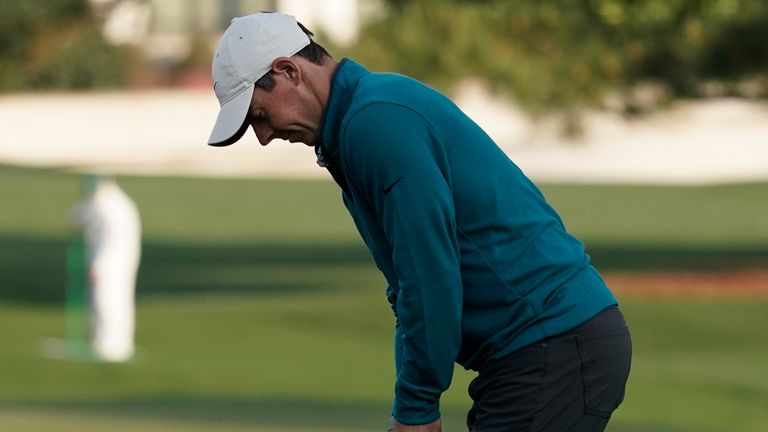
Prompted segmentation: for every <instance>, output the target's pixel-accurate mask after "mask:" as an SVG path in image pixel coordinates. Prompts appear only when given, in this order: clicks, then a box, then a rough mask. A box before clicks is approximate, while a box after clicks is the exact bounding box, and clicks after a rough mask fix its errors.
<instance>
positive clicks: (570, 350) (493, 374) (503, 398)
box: [467, 307, 632, 432]
mask: <svg viewBox="0 0 768 432" xmlns="http://www.w3.org/2000/svg"><path fill="white" fill-rule="evenodd" d="M631 357H632V343H631V340H630V336H629V330H628V328H627V324H626V322H625V321H624V316H623V315H622V314H621V312H620V311H619V309H618V308H617V307H610V308H608V309H606V310H604V311H602V312H600V313H599V314H598V315H596V316H595V317H593V318H591V319H590V320H589V321H587V322H585V323H584V324H582V325H580V326H578V327H576V328H575V329H573V330H571V331H569V332H567V333H563V334H560V335H557V336H553V337H550V338H547V339H545V340H543V341H540V342H537V343H535V344H532V345H529V346H527V347H524V348H521V349H519V350H517V351H515V352H514V353H512V354H511V355H509V356H507V357H505V358H502V359H500V360H497V361H494V362H492V364H488V365H485V366H484V367H483V369H482V370H480V374H479V375H478V376H477V378H475V379H474V380H473V381H472V383H470V385H469V395H470V397H471V398H472V400H473V401H474V403H473V404H472V409H471V410H470V411H469V414H468V415H467V427H468V428H469V431H470V432H501V431H504V432H523V431H525V432H593V431H594V432H600V431H603V430H604V429H605V426H606V425H607V424H608V420H609V419H610V417H611V413H612V412H613V410H615V409H616V407H618V406H619V404H620V403H621V402H622V401H623V400H624V386H625V384H626V382H627V377H628V376H629V368H630V362H631Z"/></svg>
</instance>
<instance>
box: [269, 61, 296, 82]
mask: <svg viewBox="0 0 768 432" xmlns="http://www.w3.org/2000/svg"><path fill="white" fill-rule="evenodd" d="M272 71H273V72H274V73H275V74H277V75H283V76H284V77H285V78H287V79H288V80H289V81H291V82H294V83H298V82H299V81H301V68H299V65H298V63H297V62H296V61H295V60H294V59H292V58H290V57H278V58H276V59H275V61H273V62H272Z"/></svg>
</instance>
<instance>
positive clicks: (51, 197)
mask: <svg viewBox="0 0 768 432" xmlns="http://www.w3.org/2000/svg"><path fill="white" fill-rule="evenodd" d="M121 184H122V185H123V187H124V188H125V189H126V191H127V192H128V193H129V194H130V195H131V196H132V197H134V199H135V200H136V201H137V203H138V205H139V207H140V210H141V213H142V222H143V228H144V249H143V262H142V268H141V271H140V274H139V286H138V294H137V296H138V309H137V310H138V329H137V342H138V345H139V347H140V351H139V355H138V356H137V359H136V360H135V361H133V362H131V363H129V364H125V365H107V364H98V363H89V362H75V361H64V360H51V359H48V358H45V357H43V356H41V355H40V345H41V343H42V341H43V340H45V339H46V338H60V337H62V335H63V332H64V310H63V289H64V277H65V271H64V259H65V251H66V245H67V241H68V238H69V237H71V236H72V235H73V232H74V231H73V229H72V228H71V227H70V226H69V225H68V222H67V219H66V217H67V212H68V211H69V209H70V208H71V205H72V204H73V203H74V202H75V201H76V200H77V198H78V195H79V189H80V180H79V178H78V177H76V176H73V175H67V174H62V173H59V172H55V171H43V170H29V169H20V168H13V167H0V200H2V201H1V202H3V203H4V205H3V210H2V211H0V338H2V340H3V345H2V348H0V431H5V430H8V431H57V432H62V431H70V430H72V431H74V430H78V431H80V430H101V431H106V432H115V431H137V432H144V431H154V430H174V431H175V430H178V431H198V430H200V431H202V430H211V429H214V430H217V431H219V430H220V431H225V432H226V431H245V430H249V431H257V432H260V431H265V432H266V431H277V432H320V431H332V430H335V431H381V430H383V429H384V427H383V426H384V425H385V424H386V418H387V413H388V409H389V403H390V395H391V390H392V385H393V377H392V375H393V363H392V353H391V338H392V317H391V313H390V311H389V308H388V306H387V304H386V301H385V299H384V294H383V288H384V281H383V278H382V277H381V276H380V275H379V274H378V272H377V271H376V269H375V267H374V265H373V264H372V261H371V259H370V258H369V257H368V254H367V251H366V250H365V248H364V247H363V246H362V244H361V242H360V241H359V240H358V238H357V234H356V233H355V230H354V227H353V225H352V222H351V220H350V218H349V216H348V215H347V214H346V211H345V210H344V209H343V206H342V205H341V203H340V202H339V192H338V189H337V188H336V186H335V185H333V184H331V183H328V182H308V181H287V182H286V181H283V182H280V181H266V180H258V181H255V180H251V181H249V180H209V179H174V178H124V179H121ZM543 189H544V192H545V194H546V195H547V196H548V197H549V198H550V199H551V201H552V203H553V204H554V205H555V207H557V208H558V210H559V211H560V213H561V215H562V216H563V218H564V220H565V221H566V223H567V225H568V226H569V227H570V228H571V229H572V230H573V231H574V232H576V233H577V234H578V235H579V236H580V237H581V238H582V239H583V240H584V241H585V243H586V244H587V247H588V248H589V249H590V252H591V254H592V255H593V257H594V258H595V261H596V262H597V264H598V266H599V267H600V268H601V269H602V268H608V269H619V270H620V269H630V270H645V269H656V268H678V267H684V268H694V269H701V270H709V269H711V268H717V267H722V268H726V269H727V268H738V267H742V266H755V265H765V264H766V263H768V229H767V228H766V224H767V223H768V222H767V221H766V218H764V217H760V215H766V214H768V200H765V199H764V198H763V199H761V197H765V196H768V184H749V185H733V186H718V187H703V188H664V187H639V186H638V187H609V186H567V185H547V186H545V187H544V188H543ZM622 300H623V301H622V307H623V309H624V311H625V313H626V315H627V318H628V321H629V323H630V327H631V328H632V332H633V342H634V348H635V357H634V364H633V371H632V376H631V378H630V383H629V391H628V394H627V399H626V401H625V403H624V405H623V406H622V408H621V409H620V410H619V411H618V412H617V413H616V415H615V418H614V420H613V421H612V424H611V427H610V428H609V430H610V431H613V432H622V431H625V432H640V431H657V432H692V431H704V432H707V431H711V432H716V431H724V430H727V431H737V432H738V431H743V432H753V431H754V432H758V431H764V430H766V428H768V368H766V367H765V366H764V365H766V364H768V336H766V333H765V331H764V329H766V328H768V313H766V312H768V301H764V300H763V301H757V300H756V301H751V302H738V301H720V302H710V301H696V300H691V301H683V300H669V301H654V302H647V301H642V302H641V301H637V300H632V299H622ZM471 377H472V375H471V374H470V373H467V372H465V371H462V370H457V372H456V376H455V379H454V384H453V386H452V388H451V390H450V391H449V392H448V393H447V394H446V395H445V396H444V398H443V412H444V414H445V421H446V426H447V427H446V428H445V430H447V431H460V430H463V428H462V422H463V418H462V417H463V414H464V411H465V410H466V408H467V407H468V403H469V402H468V398H467V396H466V384H467V383H468V381H469V379H471Z"/></svg>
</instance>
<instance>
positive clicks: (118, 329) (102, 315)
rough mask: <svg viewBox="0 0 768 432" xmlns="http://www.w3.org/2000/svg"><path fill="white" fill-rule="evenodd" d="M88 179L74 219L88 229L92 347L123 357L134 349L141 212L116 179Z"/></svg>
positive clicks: (110, 357) (108, 357)
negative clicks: (85, 193)
mask: <svg viewBox="0 0 768 432" xmlns="http://www.w3.org/2000/svg"><path fill="white" fill-rule="evenodd" d="M85 183H86V189H87V197H86V198H85V199H84V200H83V201H82V202H80V203H79V204H78V206H77V208H76V209H75V212H74V218H75V221H76V222H77V223H78V224H80V225H81V226H82V227H83V229H84V230H85V240H86V252H87V258H88V269H89V271H88V281H89V287H90V291H89V294H90V301H89V309H90V324H91V351H92V353H93V355H94V356H95V357H96V358H97V359H99V360H102V361H107V362H124V361H128V360H130V359H131V358H132V357H133V355H134V351H135V347H134V332H135V327H136V324H135V320H136V318H135V299H134V297H135V291H136V273H137V271H138V268H139V261H140V258H141V221H140V217H139V211H138V209H137V207H136V204H135V203H134V202H133V200H132V199H131V198H130V197H129V196H128V195H126V193H125V192H124V191H123V190H122V189H121V188H120V186H119V185H118V184H117V182H116V181H115V180H114V179H112V178H109V177H103V176H98V175H88V176H87V177H86V181H85Z"/></svg>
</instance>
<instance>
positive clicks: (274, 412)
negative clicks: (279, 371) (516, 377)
mask: <svg viewBox="0 0 768 432" xmlns="http://www.w3.org/2000/svg"><path fill="white" fill-rule="evenodd" d="M3 409H10V410H20V411H31V412H35V413H37V415H46V414H47V415H52V416H53V415H56V414H70V415H75V416H83V417H91V416H108V417H109V418H113V419H119V418H131V419H137V418H143V419H146V420H150V421H152V420H155V421H158V422H162V421H176V422H182V423H193V424H196V425H200V424H210V425H211V427H212V428H215V427H216V426H217V425H218V426H220V427H221V426H224V425H237V426H245V427H254V428H270V429H274V430H282V429H289V430H290V429H293V428H301V429H302V430H305V429H306V430H311V429H315V428H316V429H321V430H340V431H371V432H373V431H376V432H382V431H384V430H386V428H387V426H388V421H389V420H388V418H389V406H388V405H387V404H381V403H374V402H329V401H317V400H301V399H229V398H220V399H217V398H200V399H183V398H152V397H149V398H142V399H140V400H136V399H129V400H109V401H103V400H101V401H90V400H87V401H67V402H59V403H46V402H32V403H0V411H2V410H3ZM442 420H443V429H444V430H450V431H462V430H465V426H464V425H465V412H464V410H461V409H456V408H449V409H445V408H444V409H443V410H442ZM606 430H607V431H608V432H641V431H642V432H685V431H686V430H685V429H672V428H669V427H665V426H653V425H630V424H611V425H609V427H608V428H607V429H606Z"/></svg>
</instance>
